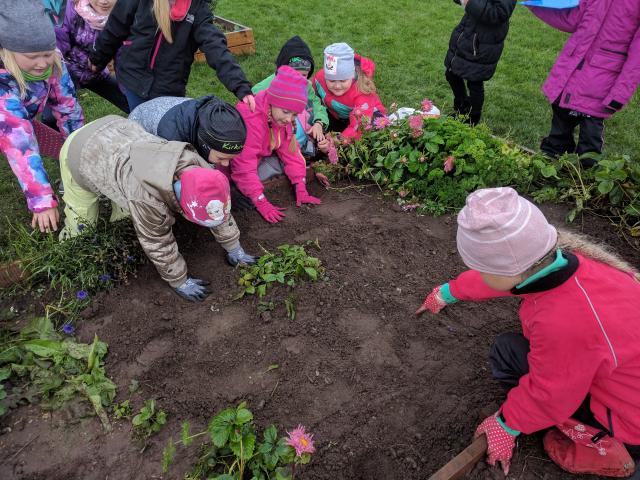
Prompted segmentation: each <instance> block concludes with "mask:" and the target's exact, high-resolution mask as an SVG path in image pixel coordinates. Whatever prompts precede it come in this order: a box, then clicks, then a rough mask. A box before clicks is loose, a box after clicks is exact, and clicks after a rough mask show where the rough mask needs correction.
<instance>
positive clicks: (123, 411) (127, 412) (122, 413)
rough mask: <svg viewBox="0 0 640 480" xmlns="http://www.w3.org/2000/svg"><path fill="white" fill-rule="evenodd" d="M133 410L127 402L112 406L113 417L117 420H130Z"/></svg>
mask: <svg viewBox="0 0 640 480" xmlns="http://www.w3.org/2000/svg"><path fill="white" fill-rule="evenodd" d="M132 414H133V410H132V408H131V403H130V401H129V400H124V401H123V402H120V403H118V404H116V405H114V406H113V416H114V417H116V418H117V419H122V418H131V415H132Z"/></svg>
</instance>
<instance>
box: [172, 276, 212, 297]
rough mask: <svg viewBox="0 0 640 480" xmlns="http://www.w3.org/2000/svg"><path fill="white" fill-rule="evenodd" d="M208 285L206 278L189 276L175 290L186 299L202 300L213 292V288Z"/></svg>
mask: <svg viewBox="0 0 640 480" xmlns="http://www.w3.org/2000/svg"><path fill="white" fill-rule="evenodd" d="M207 285H209V282H207V281H205V280H200V279H198V278H190V277H187V280H186V281H185V282H184V283H183V284H182V285H180V286H179V287H176V288H174V290H175V291H176V293H177V294H178V295H180V296H181V297H182V298H184V299H185V300H189V301H190V302H201V301H202V300H204V299H205V298H206V297H207V295H209V294H210V293H211V290H209V289H208V288H207V287H206V286H207Z"/></svg>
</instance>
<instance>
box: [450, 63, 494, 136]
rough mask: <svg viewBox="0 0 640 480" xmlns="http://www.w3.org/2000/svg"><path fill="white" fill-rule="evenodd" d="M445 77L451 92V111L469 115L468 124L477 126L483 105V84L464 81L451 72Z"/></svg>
mask: <svg viewBox="0 0 640 480" xmlns="http://www.w3.org/2000/svg"><path fill="white" fill-rule="evenodd" d="M445 76H446V78H447V82H449V85H451V90H452V91H453V109H454V110H455V111H456V113H458V114H460V115H469V123H471V124H472V125H477V124H478V122H479V121H480V116H481V115H482V105H483V104H484V82H482V81H477V82H475V81H471V80H465V79H464V78H462V77H459V76H458V75H456V74H455V73H453V72H452V71H451V70H447V72H446V74H445ZM465 81H466V84H465ZM467 89H468V93H467Z"/></svg>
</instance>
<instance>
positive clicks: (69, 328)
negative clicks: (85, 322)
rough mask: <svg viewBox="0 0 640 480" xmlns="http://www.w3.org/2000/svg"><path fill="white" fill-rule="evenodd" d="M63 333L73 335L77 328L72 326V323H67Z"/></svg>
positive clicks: (63, 327)
mask: <svg viewBox="0 0 640 480" xmlns="http://www.w3.org/2000/svg"><path fill="white" fill-rule="evenodd" d="M62 331H63V332H64V333H66V334H67V335H73V332H75V331H76V327H74V326H73V325H71V324H70V323H65V324H64V325H63V326H62Z"/></svg>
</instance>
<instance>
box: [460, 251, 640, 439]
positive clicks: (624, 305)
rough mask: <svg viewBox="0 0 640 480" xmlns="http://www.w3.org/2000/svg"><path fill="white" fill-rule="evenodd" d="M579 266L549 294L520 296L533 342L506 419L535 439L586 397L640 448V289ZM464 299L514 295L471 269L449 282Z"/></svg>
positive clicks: (612, 272) (595, 265)
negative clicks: (490, 285) (495, 285)
mask: <svg viewBox="0 0 640 480" xmlns="http://www.w3.org/2000/svg"><path fill="white" fill-rule="evenodd" d="M576 256H577V257H578V261H579V262H580V265H579V267H578V269H577V271H576V272H575V273H574V274H573V275H572V276H571V277H570V278H569V279H568V280H567V281H565V282H564V283H563V284H561V285H559V286H557V287H556V288H553V289H551V290H547V291H543V292H539V293H529V294H523V295H519V296H520V298H521V299H522V303H521V305H520V321H521V322H522V331H523V334H524V336H525V337H526V338H527V339H528V340H529V344H530V348H531V350H530V351H529V355H528V357H527V359H528V361H529V373H528V374H526V375H524V376H523V377H522V378H521V379H520V383H519V384H518V386H517V387H515V388H513V389H512V390H511V391H510V392H509V395H508V396H507V400H506V401H505V402H504V404H503V405H502V412H504V416H505V418H506V420H507V425H508V426H509V427H511V428H515V429H516V430H519V431H521V432H523V433H526V434H529V433H533V432H536V431H539V430H542V429H545V428H549V427H551V426H553V425H556V424H559V423H562V422H564V421H565V420H566V419H567V418H569V416H570V415H571V414H573V412H575V411H576V409H577V408H578V406H579V405H580V403H582V401H583V400H584V398H585V397H586V396H587V393H588V394H590V395H591V405H590V407H591V411H592V412H593V413H594V415H595V417H596V419H597V420H598V422H600V423H601V424H602V425H605V426H608V424H609V422H608V418H607V408H609V409H610V410H611V420H612V424H613V431H614V435H615V437H616V438H618V439H619V440H621V441H623V442H625V443H630V444H634V445H639V444H640V282H638V281H637V280H635V279H634V278H633V277H632V276H631V275H629V274H626V273H623V272H621V271H619V270H616V269H614V268H612V267H610V266H608V265H604V264H602V263H599V262H597V261H595V260H592V259H590V258H587V257H584V256H582V255H579V254H576ZM449 288H450V292H451V294H452V295H453V296H454V297H455V298H457V299H458V300H486V299H490V298H496V297H504V296H512V294H511V293H509V292H499V291H496V290H492V289H491V288H489V287H488V286H487V285H486V284H485V283H484V281H483V280H482V277H481V276H480V274H479V273H478V272H477V271H475V270H467V271H466V272H463V273H462V274H461V275H459V276H458V278H456V279H455V280H452V281H450V282H449Z"/></svg>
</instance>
